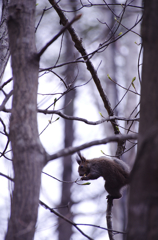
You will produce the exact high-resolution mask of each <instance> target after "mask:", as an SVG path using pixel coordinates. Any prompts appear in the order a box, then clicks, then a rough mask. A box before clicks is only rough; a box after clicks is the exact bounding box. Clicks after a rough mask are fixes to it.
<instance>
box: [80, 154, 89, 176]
mask: <svg viewBox="0 0 158 240" xmlns="http://www.w3.org/2000/svg"><path fill="white" fill-rule="evenodd" d="M78 156H79V158H77V162H78V164H79V167H78V172H79V175H80V176H84V175H87V174H88V173H89V167H88V161H87V160H86V158H84V157H83V156H82V155H81V153H80V152H78Z"/></svg>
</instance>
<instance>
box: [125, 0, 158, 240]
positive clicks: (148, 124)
mask: <svg viewBox="0 0 158 240" xmlns="http://www.w3.org/2000/svg"><path fill="white" fill-rule="evenodd" d="M157 29H158V1H157V0H151V1H148V0H145V1H144V18H143V23H142V37H143V47H144V56H143V69H142V90H141V113H140V129H139V134H140V136H139V145H138V154H137V159H136V163H135V165H134V168H133V171H132V176H131V184H130V199H129V223H128V237H127V239H128V240H133V239H135V240H137V239H139V240H144V239H146V240H151V239H152V240H157V239H158V227H157V226H158V93H157V90H158V68H157V66H158V57H157V55H158V32H157Z"/></svg>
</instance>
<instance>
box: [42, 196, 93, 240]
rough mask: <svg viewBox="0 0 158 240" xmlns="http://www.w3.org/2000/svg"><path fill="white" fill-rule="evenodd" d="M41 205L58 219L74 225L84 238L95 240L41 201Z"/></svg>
mask: <svg viewBox="0 0 158 240" xmlns="http://www.w3.org/2000/svg"><path fill="white" fill-rule="evenodd" d="M39 203H40V205H41V206H43V207H45V208H46V209H48V210H49V211H50V212H52V213H54V214H55V215H57V216H58V217H60V218H62V219H64V220H65V221H66V222H68V223H70V224H71V225H73V226H74V227H75V228H76V229H77V230H78V231H79V232H80V233H81V234H82V235H83V236H85V237H86V238H88V239H90V240H94V239H93V238H91V237H89V236H88V235H87V234H85V233H84V232H83V231H82V230H81V229H80V228H79V227H77V224H76V223H74V222H72V221H71V220H69V219H68V218H66V217H64V216H63V215H61V214H60V213H58V212H56V211H55V210H54V209H53V208H50V207H49V206H48V205H46V204H45V203H44V202H42V201H40V200H39Z"/></svg>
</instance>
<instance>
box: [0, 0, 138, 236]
mask: <svg viewBox="0 0 158 240" xmlns="http://www.w3.org/2000/svg"><path fill="white" fill-rule="evenodd" d="M15 2H16V1H15ZM53 2H54V1H50V3H52V4H53ZM50 3H49V2H48V1H46V0H45V1H38V2H37V4H36V24H35V33H36V46H37V51H38V52H39V51H40V50H41V48H42V46H44V45H45V44H46V43H47V42H48V41H49V40H50V39H51V38H52V36H54V35H55V34H57V33H58V32H59V31H60V29H61V28H62V27H61V24H63V22H62V19H61V18H59V16H58V15H57V13H56V11H55V10H54V8H53V7H52V5H51V4H50ZM7 4H8V1H3V8H2V9H3V11H2V14H1V26H2V23H3V24H6V17H5V16H6V15H4V13H5V11H6V9H7ZM59 4H60V7H61V12H63V14H64V15H66V16H67V17H68V19H69V20H71V19H72V18H73V17H74V16H76V15H78V14H80V13H81V14H82V17H81V19H80V20H79V21H77V22H75V23H74V25H73V27H72V28H73V29H75V33H77V34H78V37H79V39H80V41H81V43H82V44H83V46H84V48H85V49H86V52H87V54H88V55H87V56H85V58H87V60H86V59H85V58H84V57H83V56H82V57H81V55H80V53H79V52H78V51H77V50H76V49H75V47H74V45H75V43H73V41H72V39H71V37H72V36H70V35H71V34H70V32H69V31H65V32H64V33H63V34H62V35H61V36H60V37H59V38H58V39H57V40H56V41H55V42H54V43H53V44H52V45H50V47H49V48H47V50H46V51H45V52H44V54H43V55H42V56H41V59H40V67H39V81H38V84H39V85H38V100H37V107H38V110H39V113H38V130H39V134H40V140H41V142H42V144H43V146H44V148H45V149H46V151H47V152H48V153H49V154H52V153H55V152H57V151H59V150H60V149H62V148H65V147H69V146H77V145H81V144H83V143H85V142H89V141H92V140H97V139H101V138H105V137H109V136H111V135H113V134H114V128H115V127H116V125H115V124H116V123H115V124H113V125H112V124H111V122H110V121H109V122H104V123H102V124H99V125H90V124H88V125H85V123H83V122H82V121H75V118H74V120H73V121H72V120H69V119H65V118H62V116H61V114H60V118H58V116H56V114H57V115H58V114H59V112H60V113H63V114H65V115H68V116H71V117H74V116H78V117H80V118H84V119H87V120H89V121H93V122H95V121H97V120H99V119H103V117H104V118H107V117H109V113H108V112H107V111H106V110H105V104H103V101H102V99H101V98H100V94H99V93H98V90H97V89H96V85H95V84H94V82H93V78H94V75H92V74H91V73H90V71H88V70H89V69H88V70H87V66H86V64H87V62H88V61H91V62H92V63H93V65H94V68H95V71H96V74H97V75H98V77H99V80H100V83H101V85H102V88H103V90H104V92H105V93H106V95H107V96H108V99H109V102H110V105H111V109H112V111H113V113H114V115H115V116H116V117H117V116H118V117H124V118H127V119H129V118H135V117H138V114H139V101H140V95H139V92H140V63H141V62H140V59H141V52H140V51H141V38H140V35H139V32H140V20H141V14H142V7H141V1H139V0H135V1H132V2H130V1H124V2H120V1H116V0H113V1H100V2H98V1H97V2H96V1H91V2H90V1H73V0H71V1H70V0H64V1H60V2H59ZM58 14H59V13H58ZM1 30H2V32H3V34H4V35H5V42H6V44H5V46H4V48H5V49H6V52H7V57H6V58H5V59H6V60H4V61H3V63H5V65H1V66H0V69H1V70H2V72H4V68H5V66H6V63H7V61H8V52H9V51H8V45H7V44H8V40H7V33H6V28H5V29H4V30H3V28H2V27H1ZM4 35H3V36H4ZM3 39H4V38H1V41H0V44H1V45H0V46H2V47H3V45H4V40H3ZM2 54H3V51H2V52H1V59H4V56H5V55H6V53H4V56H2ZM135 78H136V80H135V81H134V79H135ZM11 90H12V73H11V71H10V61H9V62H8V65H7V67H6V69H5V72H4V76H3V79H2V84H1V93H0V98H1V113H2V114H1V126H0V127H1V143H0V144H1V146H0V147H1V159H2V161H1V169H2V170H1V172H2V173H3V174H5V175H7V176H8V175H9V176H11V177H13V176H14V174H13V171H12V161H11V159H12V153H11V146H10V144H9V140H10V139H9V140H8V133H9V118H10V112H11V110H10V109H11V106H12V97H11V96H12V92H11ZM130 91H131V92H130ZM102 116H103V117H102ZM114 126H115V127H114ZM117 126H118V127H119V129H120V132H121V134H124V133H125V134H126V133H129V132H137V131H138V122H137V121H132V122H131V121H119V122H118V123H117ZM115 130H116V129H115ZM116 150H117V144H116V143H110V145H104V144H103V145H101V146H99V147H98V146H94V147H93V148H88V149H85V150H84V151H83V154H84V155H85V157H86V158H93V157H99V156H101V155H103V153H105V154H108V155H110V156H115V155H116ZM135 153H136V142H135V141H133V140H132V141H127V142H126V146H125V149H124V152H122V153H121V155H122V156H118V157H121V159H123V160H124V161H126V162H127V163H128V164H129V165H130V166H132V165H133V161H134V159H135ZM75 158H76V155H75V154H74V155H71V156H70V155H69V156H63V159H62V158H60V159H57V160H55V161H52V162H49V163H48V164H47V165H46V166H45V168H44V170H43V172H44V173H46V174H49V175H51V176H53V177H56V178H57V179H59V180H63V181H65V182H62V181H61V182H59V181H57V180H54V179H53V178H51V177H50V176H48V175H46V174H44V173H42V184H41V191H40V200H42V201H43V202H45V203H46V204H48V206H51V207H53V208H57V211H58V212H59V213H60V214H62V215H63V216H65V217H66V218H68V219H70V220H72V221H74V222H78V223H83V224H84V223H85V224H86V223H88V224H95V225H97V226H98V225H100V226H102V227H106V222H105V210H106V193H105V191H104V187H103V180H102V179H98V180H97V181H92V182H91V185H89V186H80V185H77V184H75V183H72V182H73V181H75V180H76V179H77V178H78V173H77V164H76V161H75ZM1 181H3V184H1V186H2V190H1V192H3V193H4V194H2V196H1V204H0V207H1V208H3V209H4V206H5V208H6V211H4V214H3V215H1V220H0V221H1V223H2V225H3V226H4V227H3V228H2V229H1V236H2V238H3V237H4V234H5V231H6V226H7V217H8V216H9V215H10V213H9V207H7V206H9V194H10V195H12V189H13V185H12V184H11V183H9V191H7V189H8V185H7V184H8V180H7V178H4V176H3V177H2V176H1ZM66 181H68V183H66ZM70 182H71V183H70ZM4 189H5V190H4ZM113 221H114V225H113V227H114V229H116V230H118V231H125V229H126V223H127V217H126V194H125V193H124V195H123V198H122V199H120V200H115V201H114V209H113ZM80 228H81V229H82V230H83V231H84V232H86V233H87V234H88V235H89V236H91V237H92V238H93V239H96V240H99V239H103V238H105V235H106V234H107V232H106V231H105V230H104V229H99V228H96V227H90V226H89V227H88V226H80ZM51 236H53V239H60V240H61V239H71V238H72V239H73V238H77V239H79V240H80V239H83V235H81V234H80V233H79V232H78V231H77V230H75V228H74V227H73V228H72V225H71V224H70V223H67V222H66V221H65V220H63V219H61V218H57V217H56V216H55V215H53V214H52V213H50V212H49V211H48V210H45V209H44V208H43V206H39V210H38V221H37V226H36V232H35V239H47V238H50V237H51ZM115 238H116V239H123V238H124V235H122V234H118V235H116V236H115Z"/></svg>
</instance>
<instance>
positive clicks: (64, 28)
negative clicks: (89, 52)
mask: <svg viewBox="0 0 158 240" xmlns="http://www.w3.org/2000/svg"><path fill="white" fill-rule="evenodd" d="M80 17H81V14H80V15H77V16H75V17H74V18H73V19H72V20H71V21H70V22H69V23H67V24H66V25H65V26H64V27H63V28H62V29H61V30H60V32H59V33H58V34H57V35H55V37H53V38H52V39H51V40H50V41H49V42H48V43H47V44H46V45H45V46H44V47H43V48H42V49H41V51H40V52H39V53H38V57H39V58H40V57H41V56H42V54H43V53H44V52H45V51H46V49H47V48H48V47H49V46H50V45H51V44H52V43H53V42H55V40H57V38H58V37H60V35H61V34H62V33H63V32H65V31H66V29H68V28H69V27H70V26H71V25H72V24H73V23H74V22H75V21H77V20H78V19H80Z"/></svg>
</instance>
